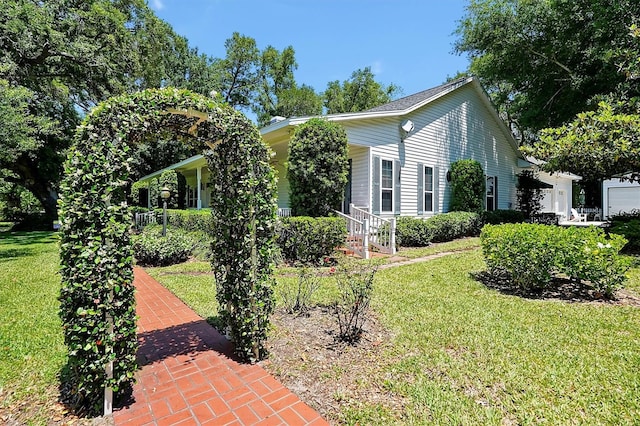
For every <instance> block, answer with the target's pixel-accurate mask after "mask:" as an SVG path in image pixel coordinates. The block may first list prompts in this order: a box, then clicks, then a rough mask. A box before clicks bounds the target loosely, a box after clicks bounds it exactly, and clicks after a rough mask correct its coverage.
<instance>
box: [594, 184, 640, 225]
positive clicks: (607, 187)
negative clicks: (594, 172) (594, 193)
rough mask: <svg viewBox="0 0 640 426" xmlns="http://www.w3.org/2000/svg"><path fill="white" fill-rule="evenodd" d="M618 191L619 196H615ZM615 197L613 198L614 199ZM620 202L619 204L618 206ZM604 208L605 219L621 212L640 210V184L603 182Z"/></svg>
mask: <svg viewBox="0 0 640 426" xmlns="http://www.w3.org/2000/svg"><path fill="white" fill-rule="evenodd" d="M614 191H616V192H617V194H613V192H614ZM612 196H613V197H612ZM610 197H611V198H614V200H611V199H610ZM618 202H619V204H618ZM602 207H603V213H604V218H610V217H612V216H615V215H617V214H620V212H621V211H622V212H630V211H631V210H635V209H640V183H638V182H629V181H621V180H620V179H608V180H605V181H603V182H602Z"/></svg>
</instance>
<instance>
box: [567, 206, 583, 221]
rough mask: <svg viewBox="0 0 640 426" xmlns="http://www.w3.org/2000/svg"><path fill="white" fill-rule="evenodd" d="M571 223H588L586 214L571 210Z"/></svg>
mask: <svg viewBox="0 0 640 426" xmlns="http://www.w3.org/2000/svg"><path fill="white" fill-rule="evenodd" d="M569 221H570V222H586V221H587V214H586V213H578V210H576V209H571V219H569Z"/></svg>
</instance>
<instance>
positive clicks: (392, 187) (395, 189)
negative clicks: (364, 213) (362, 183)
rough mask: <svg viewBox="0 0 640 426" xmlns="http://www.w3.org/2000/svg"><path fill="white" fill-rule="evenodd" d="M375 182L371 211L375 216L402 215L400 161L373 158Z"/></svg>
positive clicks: (373, 184) (373, 183)
mask: <svg viewBox="0 0 640 426" xmlns="http://www.w3.org/2000/svg"><path fill="white" fill-rule="evenodd" d="M372 160H373V161H372V167H373V176H372V178H373V180H372V194H371V203H372V205H371V211H372V213H373V214H381V213H385V214H389V213H392V214H394V215H399V214H400V205H401V196H400V192H401V185H400V170H401V164H400V160H385V159H382V158H380V157H379V156H377V155H374V156H373V158H372Z"/></svg>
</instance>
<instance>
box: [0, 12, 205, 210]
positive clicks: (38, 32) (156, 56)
mask: <svg viewBox="0 0 640 426" xmlns="http://www.w3.org/2000/svg"><path fill="white" fill-rule="evenodd" d="M192 53H193V52H192ZM189 54H190V53H189V50H188V49H187V45H186V41H185V40H184V38H182V37H179V36H177V35H176V34H175V33H174V32H173V31H172V30H171V28H170V27H169V26H168V25H167V24H165V23H163V22H162V21H160V20H158V18H156V17H155V16H154V15H153V12H152V11H151V10H149V8H148V7H147V6H146V4H145V2H144V1H143V0H91V1H83V2H77V1H71V0H56V1H46V2H42V1H36V0H27V1H18V0H7V1H3V2H0V80H2V88H1V89H0V97H1V98H2V99H1V100H0V104H1V106H0V109H2V111H0V114H2V119H3V128H4V129H5V130H6V131H4V132H2V134H1V135H0V148H1V149H0V151H1V152H2V153H3V155H2V156H0V168H2V169H5V170H6V171H5V172H4V173H3V174H4V175H8V176H9V179H12V180H14V181H16V182H18V183H20V184H21V185H22V186H24V187H25V188H26V189H28V190H29V191H31V192H32V193H33V194H34V195H35V196H36V197H37V198H38V199H39V201H40V202H41V203H42V205H43V207H44V209H45V211H46V212H47V213H48V214H49V215H50V216H52V217H53V216H55V215H56V210H57V204H56V200H57V183H58V182H59V179H60V174H61V168H62V161H63V159H64V157H65V156H66V149H67V148H68V146H69V144H70V140H71V138H72V135H73V132H74V130H75V127H76V126H77V125H78V123H79V122H80V116H81V113H80V112H81V111H88V110H89V109H90V108H92V107H93V106H94V105H96V103H97V102H99V101H101V100H103V99H105V98H107V97H109V96H111V95H113V94H118V93H121V92H124V91H127V90H136V89H138V88H142V87H151V86H154V85H159V84H160V85H161V84H165V83H168V82H169V81H173V80H179V78H178V76H182V78H184V75H185V73H184V70H182V69H179V67H178V65H180V64H181V60H180V59H176V58H184V57H187V56H189ZM8 106H11V107H8ZM11 109H13V112H11V111H10V110H11ZM20 129H21V130H20Z"/></svg>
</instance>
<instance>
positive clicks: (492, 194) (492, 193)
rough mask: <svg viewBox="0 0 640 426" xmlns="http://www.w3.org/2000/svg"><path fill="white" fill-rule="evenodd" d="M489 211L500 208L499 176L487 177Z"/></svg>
mask: <svg viewBox="0 0 640 426" xmlns="http://www.w3.org/2000/svg"><path fill="white" fill-rule="evenodd" d="M486 202H487V210H489V211H492V210H496V209H497V208H498V176H487V201H486Z"/></svg>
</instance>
